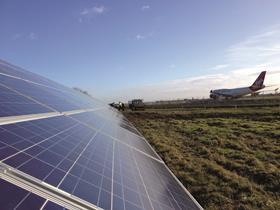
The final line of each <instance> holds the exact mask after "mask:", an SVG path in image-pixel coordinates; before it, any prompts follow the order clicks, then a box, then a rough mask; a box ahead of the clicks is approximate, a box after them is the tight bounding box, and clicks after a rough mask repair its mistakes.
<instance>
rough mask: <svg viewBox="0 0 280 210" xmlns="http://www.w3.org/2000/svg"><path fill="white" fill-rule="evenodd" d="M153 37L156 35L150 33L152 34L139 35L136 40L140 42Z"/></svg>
mask: <svg viewBox="0 0 280 210" xmlns="http://www.w3.org/2000/svg"><path fill="white" fill-rule="evenodd" d="M153 35H154V33H153V32H150V33H148V34H137V35H136V36H135V39H136V40H137V41H139V40H143V39H148V38H151V37H152V36H153Z"/></svg>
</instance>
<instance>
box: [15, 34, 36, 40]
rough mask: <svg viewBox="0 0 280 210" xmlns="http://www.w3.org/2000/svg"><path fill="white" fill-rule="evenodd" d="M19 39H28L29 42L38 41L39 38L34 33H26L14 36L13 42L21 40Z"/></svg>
mask: <svg viewBox="0 0 280 210" xmlns="http://www.w3.org/2000/svg"><path fill="white" fill-rule="evenodd" d="M19 39H28V40H31V41H32V40H35V39H38V36H37V34H36V33H34V32H30V33H28V34H26V33H16V34H13V35H12V40H19Z"/></svg>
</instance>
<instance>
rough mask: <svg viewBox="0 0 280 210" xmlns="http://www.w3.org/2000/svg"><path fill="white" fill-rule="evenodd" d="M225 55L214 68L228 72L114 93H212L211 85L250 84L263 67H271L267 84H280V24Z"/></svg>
mask: <svg viewBox="0 0 280 210" xmlns="http://www.w3.org/2000/svg"><path fill="white" fill-rule="evenodd" d="M144 37H145V36H143V35H142V36H139V37H138V38H139V40H140V39H144ZM225 55H226V56H225V60H224V62H223V63H224V64H219V65H216V66H214V67H213V68H212V69H217V70H222V69H223V71H222V72H224V73H219V74H211V75H202V76H198V77H190V78H184V79H178V80H170V81H166V82H163V83H158V84H150V85H144V86H139V87H131V88H127V89H124V90H120V91H119V92H115V93H114V95H118V96H121V97H119V99H121V100H128V99H131V98H143V99H145V100H146V101H153V100H162V99H177V98H192V97H198V98H201V97H208V96H209V91H210V90H211V89H216V88H217V89H218V88H234V87H242V86H249V85H251V83H253V81H254V80H255V79H256V77H257V75H258V74H259V73H260V72H261V71H263V70H267V75H266V80H265V84H266V85H268V86H269V85H275V84H277V87H278V86H280V59H279V57H280V26H273V27H271V28H268V29H267V30H265V31H263V32H261V33H259V34H256V35H254V36H251V37H248V38H247V39H245V40H244V41H241V42H239V43H236V44H233V45H232V46H230V47H229V48H228V49H227V50H226V51H225ZM224 69H226V70H227V71H225V70H224Z"/></svg>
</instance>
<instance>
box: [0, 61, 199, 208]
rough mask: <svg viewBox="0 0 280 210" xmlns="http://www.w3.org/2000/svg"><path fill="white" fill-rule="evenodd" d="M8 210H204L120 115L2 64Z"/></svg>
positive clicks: (1, 154) (0, 174) (0, 133)
mask: <svg viewBox="0 0 280 210" xmlns="http://www.w3.org/2000/svg"><path fill="white" fill-rule="evenodd" d="M0 96H1V97H0V100H1V102H3V103H0V124H1V125H0V194H1V195H3V196H4V197H5V198H4V197H3V199H1V209H14V208H15V207H17V208H19V209H22V208H23V209H54V208H55V209H64V208H66V209H85V210H91V209H159V207H160V208H161V209H193V210H197V209H202V207H201V206H200V205H199V204H198V202H197V201H196V200H195V199H194V198H193V197H192V195H191V194H190V193H189V192H188V191H187V190H186V189H185V187H184V186H183V185H182V184H181V183H180V182H179V181H178V179H177V178H176V177H175V176H174V175H173V174H172V172H171V171H170V170H169V169H168V167H167V166H166V165H165V163H164V162H163V160H162V159H161V158H160V157H159V156H158V154H157V153H156V152H155V151H154V150H153V148H152V147H151V146H150V145H149V143H148V142H147V141H146V139H145V138H144V137H143V136H142V135H141V134H140V133H139V132H138V131H137V130H136V128H135V127H134V126H133V125H132V124H131V123H130V122H129V121H128V120H127V119H125V118H124V117H123V115H122V114H121V113H120V112H118V111H117V110H115V109H112V108H110V107H109V106H108V105H107V104H104V103H103V102H101V101H98V100H97V99H94V98H90V97H87V96H86V95H84V94H81V93H79V92H77V91H74V90H72V89H70V88H67V87H64V86H62V85H59V84H57V83H55V82H52V81H50V80H48V79H45V78H43V77H41V76H38V75H35V74H33V73H31V72H27V71H24V70H22V69H20V68H18V67H15V66H13V65H11V64H8V63H4V62H0Z"/></svg>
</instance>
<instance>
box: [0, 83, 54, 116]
mask: <svg viewBox="0 0 280 210" xmlns="http://www.w3.org/2000/svg"><path fill="white" fill-rule="evenodd" d="M51 111H52V110H50V109H48V108H46V107H44V106H42V105H40V104H38V103H36V102H34V101H32V100H30V99H28V98H26V97H24V96H22V95H19V94H18V93H16V92H13V91H11V90H9V89H7V88H5V87H3V86H1V84H0V117H8V116H17V115H26V114H39V113H46V112H51Z"/></svg>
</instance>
